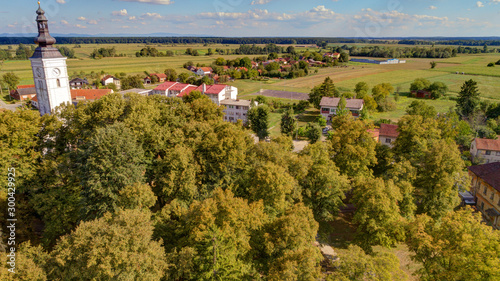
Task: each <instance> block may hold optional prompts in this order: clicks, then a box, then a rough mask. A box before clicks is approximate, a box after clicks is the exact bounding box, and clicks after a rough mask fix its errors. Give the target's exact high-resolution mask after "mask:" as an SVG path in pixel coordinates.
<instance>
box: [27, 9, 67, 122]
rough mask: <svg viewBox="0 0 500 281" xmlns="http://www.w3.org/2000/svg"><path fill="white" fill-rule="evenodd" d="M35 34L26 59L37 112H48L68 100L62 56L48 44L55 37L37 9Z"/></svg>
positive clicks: (41, 11)
mask: <svg viewBox="0 0 500 281" xmlns="http://www.w3.org/2000/svg"><path fill="white" fill-rule="evenodd" d="M36 13H37V15H38V16H37V17H36V22H37V26H38V37H37V38H36V39H35V43H37V44H38V47H37V48H36V49H35V53H34V54H33V56H32V57H31V58H30V61H31V68H32V70H33V79H34V80H35V88H36V95H37V99H38V105H39V106H38V108H39V110H40V115H45V114H51V112H52V111H53V110H54V109H55V108H56V107H58V106H59V105H61V104H64V103H71V92H70V87H69V79H68V70H67V67H66V57H63V56H62V55H61V53H60V52H59V50H58V49H57V48H55V47H53V46H52V45H53V44H55V43H56V39H54V37H52V36H50V34H49V26H48V24H47V18H46V17H45V12H44V11H43V10H42V8H40V2H38V10H37V11H36Z"/></svg>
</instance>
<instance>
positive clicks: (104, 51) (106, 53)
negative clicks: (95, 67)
mask: <svg viewBox="0 0 500 281" xmlns="http://www.w3.org/2000/svg"><path fill="white" fill-rule="evenodd" d="M124 56H125V54H117V53H116V48H115V47H112V48H99V49H94V51H92V53H90V57H91V58H93V59H100V58H108V57H124Z"/></svg>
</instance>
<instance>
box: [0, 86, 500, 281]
mask: <svg viewBox="0 0 500 281" xmlns="http://www.w3.org/2000/svg"><path fill="white" fill-rule="evenodd" d="M428 112H429V110H428V108H426V106H425V105H424V104H420V106H415V107H414V108H412V109H411V110H408V114H407V115H406V116H404V117H403V118H402V119H401V120H400V121H399V123H398V125H399V127H400V137H399V138H398V139H397V141H396V143H395V145H394V148H393V149H389V148H388V147H385V146H382V145H379V144H377V142H376V141H375V140H374V139H373V137H372V136H371V134H370V133H369V131H368V130H369V129H372V128H373V124H372V123H371V122H368V121H363V120H360V119H357V120H355V119H353V118H352V117H349V115H341V116H339V117H338V118H334V120H333V124H332V127H333V128H334V130H333V132H332V133H331V134H330V136H329V138H328V139H327V141H325V142H316V143H314V144H311V145H309V146H307V147H306V148H305V149H304V150H303V151H302V152H300V153H294V152H292V140H291V138H290V137H287V136H284V135H283V136H281V137H277V138H274V139H273V140H271V142H259V143H254V140H253V138H251V136H250V133H249V130H248V129H246V128H245V127H243V126H241V124H232V123H228V122H224V121H222V116H223V112H222V108H220V107H218V106H217V105H215V104H214V103H212V102H211V101H210V100H209V99H207V98H204V97H203V95H197V96H187V97H186V98H185V99H184V100H182V99H179V98H166V97H162V96H150V97H142V96H139V95H133V94H128V95H127V96H125V98H123V97H122V96H121V95H119V94H111V95H108V96H105V97H103V98H102V99H100V100H98V101H95V102H91V103H79V104H78V106H76V107H75V106H72V105H68V106H62V107H60V108H59V111H58V112H57V113H56V114H53V115H45V116H43V117H40V116H39V113H38V112H37V111H32V110H28V109H25V110H18V111H16V112H11V111H2V112H0V129H1V130H0V144H1V147H2V150H1V152H2V157H1V158H0V161H1V162H0V166H1V169H2V171H5V173H7V171H8V170H9V169H12V168H15V171H16V173H15V194H7V190H6V189H2V193H1V194H0V206H1V208H2V209H4V210H5V209H6V208H7V199H6V198H7V197H8V196H9V197H10V196H14V197H15V198H16V206H17V207H16V208H17V209H16V215H17V217H16V218H17V220H18V225H17V228H16V235H17V236H16V240H15V243H16V247H18V248H17V249H18V251H17V252H16V254H17V263H16V264H17V268H16V270H17V272H18V273H17V274H16V275H12V274H8V273H7V271H6V270H1V271H0V279H1V280H318V279H319V278H325V279H326V280H406V279H407V278H408V276H407V275H406V274H405V273H404V272H403V271H402V270H401V269H400V266H399V261H398V258H397V257H396V256H395V255H394V254H392V253H379V252H377V251H375V250H374V247H380V246H381V247H384V248H392V247H394V246H395V245H396V244H398V243H405V244H406V245H407V246H408V248H409V249H410V250H411V251H412V253H413V256H412V259H413V260H414V262H415V263H417V264H419V265H420V266H419V267H418V269H417V270H416V272H415V274H417V275H418V276H419V277H420V278H421V279H422V280H498V278H500V269H499V268H500V266H499V265H500V261H499V259H498V253H499V252H500V236H499V234H498V232H495V231H493V230H492V228H491V227H489V226H486V225H484V224H482V223H481V222H480V220H479V217H478V216H477V214H475V213H473V212H472V211H471V210H470V209H459V208H456V207H457V206H458V203H459V202H458V196H457V192H458V191H459V190H465V189H467V188H468V185H469V180H468V177H467V174H466V172H465V170H464V169H465V164H464V161H463V160H462V158H461V157H460V151H459V149H458V146H457V145H456V137H457V135H458V133H459V132H458V130H459V129H458V127H459V126H457V122H459V119H458V118H457V117H453V116H451V115H448V116H440V117H437V118H436V117H435V115H434V116H432V115H430V114H428ZM346 204H354V205H355V206H356V210H355V213H354V217H353V224H355V225H356V229H357V230H356V233H355V239H354V241H352V243H351V244H350V245H349V246H348V250H349V254H346V255H341V256H339V261H336V262H334V261H331V260H328V259H325V258H324V257H323V256H322V255H321V252H320V250H319V248H318V247H316V246H315V245H314V242H316V241H317V240H320V241H319V242H322V243H325V242H327V241H328V236H329V233H330V232H331V231H332V229H331V225H330V222H332V221H333V220H334V219H335V218H336V217H337V216H338V215H339V211H340V210H341V209H342V208H343V207H344V206H345V205H346ZM1 220H2V224H4V225H5V223H6V221H5V217H2V218H1ZM435 241H440V243H435ZM3 242H4V241H3ZM4 243H5V242H4ZM4 258H6V256H5V255H4ZM472 260H473V261H474V263H471V262H470V261H472ZM325 263H326V264H325ZM1 266H3V267H6V266H7V263H6V261H4V262H2V265H1ZM14 277H15V278H14Z"/></svg>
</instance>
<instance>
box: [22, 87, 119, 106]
mask: <svg viewBox="0 0 500 281" xmlns="http://www.w3.org/2000/svg"><path fill="white" fill-rule="evenodd" d="M111 93H113V90H111V89H76V90H71V100H72V102H73V104H74V105H76V104H78V102H81V101H95V100H98V99H100V98H102V97H104V96H105V95H109V94H111ZM31 105H33V106H34V107H36V108H38V98H37V97H36V96H35V97H34V98H33V99H32V100H31Z"/></svg>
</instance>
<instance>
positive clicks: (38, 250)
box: [0, 241, 50, 281]
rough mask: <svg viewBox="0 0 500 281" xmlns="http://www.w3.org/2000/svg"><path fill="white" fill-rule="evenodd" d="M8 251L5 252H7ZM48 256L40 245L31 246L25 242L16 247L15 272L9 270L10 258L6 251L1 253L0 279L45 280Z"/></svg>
mask: <svg viewBox="0 0 500 281" xmlns="http://www.w3.org/2000/svg"><path fill="white" fill-rule="evenodd" d="M9 252H10V251H8V252H7V253H9ZM49 258H50V256H49V254H48V253H47V252H45V251H44V249H43V248H42V246H37V247H34V246H31V243H30V242H29V241H28V242H25V243H22V244H21V245H20V246H18V247H17V251H16V260H15V273H12V272H9V271H8V269H10V268H11V267H10V265H8V264H7V262H8V261H9V262H10V259H9V258H8V257H7V254H6V253H3V254H2V259H1V260H2V265H1V266H0V280H5V281H46V280H48V279H47V266H46V265H47V261H48V260H49Z"/></svg>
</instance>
